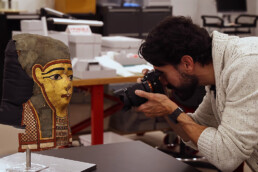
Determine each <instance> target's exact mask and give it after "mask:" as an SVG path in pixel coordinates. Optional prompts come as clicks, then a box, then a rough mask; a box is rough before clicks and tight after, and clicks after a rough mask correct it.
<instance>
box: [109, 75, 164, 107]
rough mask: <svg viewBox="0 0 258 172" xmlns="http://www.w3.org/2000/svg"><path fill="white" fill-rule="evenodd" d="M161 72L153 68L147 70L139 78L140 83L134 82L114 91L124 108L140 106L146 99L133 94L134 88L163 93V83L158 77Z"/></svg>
mask: <svg viewBox="0 0 258 172" xmlns="http://www.w3.org/2000/svg"><path fill="white" fill-rule="evenodd" d="M161 74H162V72H160V71H158V70H155V71H149V72H148V73H147V74H146V75H145V76H144V77H143V79H142V80H141V83H136V84H134V85H132V86H130V87H127V88H122V89H119V90H116V91H114V94H115V95H117V96H118V97H119V98H120V100H121V101H122V102H123V103H124V109H125V110H129V109H130V108H131V107H133V106H136V107H137V106H140V105H141V104H143V103H145V102H146V101H147V99H145V98H142V97H139V96H137V95H136V94H135V90H143V91H146V92H150V93H161V94H165V91H164V88H163V85H162V84H161V82H160V80H159V77H160V75H161Z"/></svg>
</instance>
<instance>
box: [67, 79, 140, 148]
mask: <svg viewBox="0 0 258 172" xmlns="http://www.w3.org/2000/svg"><path fill="white" fill-rule="evenodd" d="M139 77H142V76H133V77H113V78H96V79H75V80H73V86H74V87H79V88H82V89H87V90H89V89H90V91H91V118H88V119H86V120H84V121H82V122H80V123H78V124H76V125H75V126H72V127H71V129H72V133H73V134H75V133H77V132H79V131H81V130H82V129H84V128H86V127H88V126H89V125H91V140H92V142H91V144H92V145H96V144H103V119H104V117H107V116H110V115H111V114H112V113H113V112H115V111H117V110H120V109H121V108H122V106H123V104H122V103H121V102H120V100H119V99H118V98H116V97H113V96H109V95H104V85H108V84H112V83H126V82H136V80H137V78H139ZM104 97H106V98H108V99H111V100H113V101H116V102H117V104H116V105H114V106H112V107H111V108H108V109H106V110H105V111H104Z"/></svg>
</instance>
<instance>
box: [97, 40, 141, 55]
mask: <svg viewBox="0 0 258 172" xmlns="http://www.w3.org/2000/svg"><path fill="white" fill-rule="evenodd" d="M141 42H142V40H141V39H137V38H130V37H125V36H107V37H102V47H101V48H102V51H116V52H125V53H135V54H137V53H138V50H139V47H140V45H141Z"/></svg>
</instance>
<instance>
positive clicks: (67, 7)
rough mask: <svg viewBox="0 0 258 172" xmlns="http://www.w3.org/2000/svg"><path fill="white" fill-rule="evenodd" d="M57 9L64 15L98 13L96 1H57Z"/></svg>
mask: <svg viewBox="0 0 258 172" xmlns="http://www.w3.org/2000/svg"><path fill="white" fill-rule="evenodd" d="M55 9H56V10H57V11H61V12H63V13H92V14H95V13H96V0H55Z"/></svg>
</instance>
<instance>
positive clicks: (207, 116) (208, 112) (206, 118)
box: [182, 86, 218, 150]
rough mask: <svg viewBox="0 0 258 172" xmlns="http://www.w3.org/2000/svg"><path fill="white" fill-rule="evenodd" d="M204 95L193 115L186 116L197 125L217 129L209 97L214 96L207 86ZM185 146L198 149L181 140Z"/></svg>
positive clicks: (189, 142) (190, 142) (190, 143)
mask: <svg viewBox="0 0 258 172" xmlns="http://www.w3.org/2000/svg"><path fill="white" fill-rule="evenodd" d="M205 89H206V95H205V96H204V98H203V101H202V103H201V104H200V105H199V107H198V108H197V109H196V111H195V112H194V113H188V115H189V116H190V117H191V118H192V119H193V120H194V121H195V122H196V123H198V124H200V125H205V126H211V127H217V126H218V123H217V121H216V119H215V117H214V114H213V111H212V106H211V98H210V97H211V96H214V94H213V93H212V92H211V91H210V88H209V87H208V86H207V87H206V88H205ZM182 141H183V142H184V143H185V144H186V145H187V146H189V147H191V148H193V149H195V150H197V149H198V148H197V147H196V146H195V144H194V143H193V142H192V141H188V142H186V141H184V140H182Z"/></svg>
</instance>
